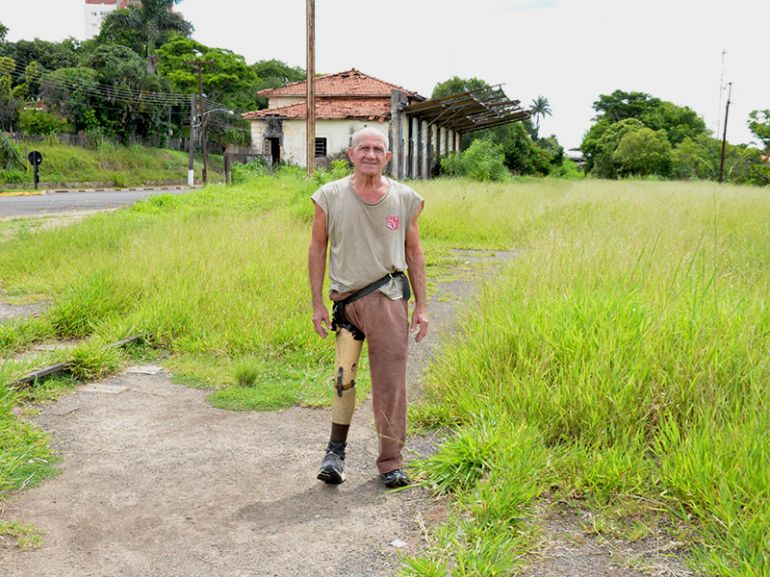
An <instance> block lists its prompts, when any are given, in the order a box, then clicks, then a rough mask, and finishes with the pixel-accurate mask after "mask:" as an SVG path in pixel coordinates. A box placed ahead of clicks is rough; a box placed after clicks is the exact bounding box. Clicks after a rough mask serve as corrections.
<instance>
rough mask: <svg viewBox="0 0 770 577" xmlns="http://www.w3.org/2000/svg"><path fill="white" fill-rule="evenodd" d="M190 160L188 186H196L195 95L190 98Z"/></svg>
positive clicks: (188, 164) (188, 162) (188, 163)
mask: <svg viewBox="0 0 770 577" xmlns="http://www.w3.org/2000/svg"><path fill="white" fill-rule="evenodd" d="M189 148H190V158H189V159H188V161H187V186H193V185H195V166H194V165H195V95H194V94H193V95H192V96H190V142H189Z"/></svg>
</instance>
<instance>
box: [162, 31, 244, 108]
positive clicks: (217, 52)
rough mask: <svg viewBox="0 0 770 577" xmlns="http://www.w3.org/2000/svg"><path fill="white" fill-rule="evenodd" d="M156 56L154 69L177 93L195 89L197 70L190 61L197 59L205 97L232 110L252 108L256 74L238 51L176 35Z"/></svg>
mask: <svg viewBox="0 0 770 577" xmlns="http://www.w3.org/2000/svg"><path fill="white" fill-rule="evenodd" d="M198 53H199V54H200V56H199V55H198ZM157 56H158V72H159V73H160V74H162V75H163V76H164V77H166V78H168V79H169V80H170V81H171V84H172V85H173V87H174V89H175V90H177V91H178V92H181V93H183V94H190V93H197V92H198V73H197V68H196V66H195V65H194V64H193V63H194V62H195V61H196V60H198V59H200V60H201V61H203V62H204V64H203V66H202V81H203V92H204V93H205V94H206V95H207V96H208V97H209V98H211V99H213V100H216V101H217V102H221V103H223V104H225V105H227V106H230V107H232V108H236V109H242V110H243V109H250V108H253V107H255V100H254V99H255V92H256V85H257V75H256V73H255V71H254V69H253V68H252V67H249V66H248V65H247V64H246V61H245V60H244V58H243V56H241V55H240V54H236V53H234V52H232V51H231V50H226V49H224V48H210V47H208V46H206V45H204V44H201V43H200V42H197V41H195V40H192V39H190V38H184V37H181V36H177V37H175V38H173V39H172V40H171V41H169V42H168V43H167V44H165V45H164V46H163V47H161V48H159V49H158V51H157Z"/></svg>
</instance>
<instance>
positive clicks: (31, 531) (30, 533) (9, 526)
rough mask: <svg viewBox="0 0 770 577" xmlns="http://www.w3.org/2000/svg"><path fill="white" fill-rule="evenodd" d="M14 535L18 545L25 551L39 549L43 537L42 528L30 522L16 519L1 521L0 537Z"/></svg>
mask: <svg viewBox="0 0 770 577" xmlns="http://www.w3.org/2000/svg"><path fill="white" fill-rule="evenodd" d="M5 536H8V537H13V538H14V539H15V540H16V545H17V546H18V547H19V549H22V550H24V551H27V550H30V549H37V548H38V547H40V545H41V543H42V541H43V539H42V536H41V534H40V529H38V528H37V527H35V526H34V525H30V524H28V523H21V522H19V521H17V520H15V519H11V520H10V521H0V537H5Z"/></svg>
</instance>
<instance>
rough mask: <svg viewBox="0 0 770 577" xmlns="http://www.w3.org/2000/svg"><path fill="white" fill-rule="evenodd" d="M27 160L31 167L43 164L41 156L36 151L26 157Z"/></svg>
mask: <svg viewBox="0 0 770 577" xmlns="http://www.w3.org/2000/svg"><path fill="white" fill-rule="evenodd" d="M27 158H28V159H29V163H30V164H31V165H32V166H40V165H41V164H43V155H42V154H40V153H39V152H38V151H37V150H33V151H31V152H30V153H29V154H28V155H27Z"/></svg>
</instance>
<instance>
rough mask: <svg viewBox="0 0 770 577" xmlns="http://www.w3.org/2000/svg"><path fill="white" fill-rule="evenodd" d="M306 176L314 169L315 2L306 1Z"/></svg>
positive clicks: (312, 0)
mask: <svg viewBox="0 0 770 577" xmlns="http://www.w3.org/2000/svg"><path fill="white" fill-rule="evenodd" d="M306 133H307V174H308V176H312V174H313V169H314V168H315V0H307V123H306Z"/></svg>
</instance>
